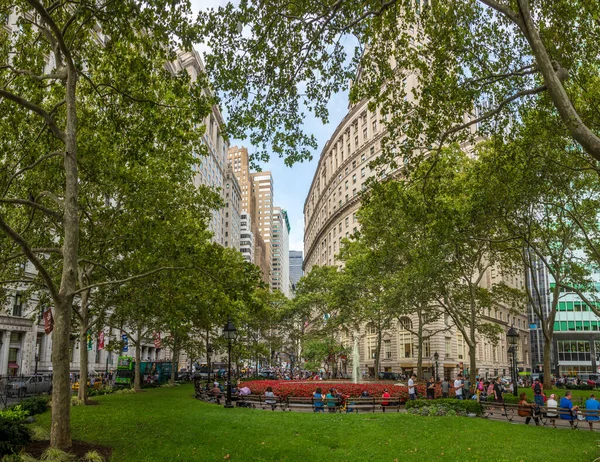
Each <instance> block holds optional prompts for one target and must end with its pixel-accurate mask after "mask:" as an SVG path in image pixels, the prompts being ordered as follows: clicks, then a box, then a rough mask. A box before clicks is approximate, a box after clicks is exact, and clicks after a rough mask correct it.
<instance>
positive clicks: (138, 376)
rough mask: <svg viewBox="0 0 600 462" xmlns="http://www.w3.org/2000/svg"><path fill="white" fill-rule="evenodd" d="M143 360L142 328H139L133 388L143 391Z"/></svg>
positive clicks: (136, 340)
mask: <svg viewBox="0 0 600 462" xmlns="http://www.w3.org/2000/svg"><path fill="white" fill-rule="evenodd" d="M141 361H142V329H139V328H138V330H137V336H136V339H135V378H134V380H133V389H134V390H135V391H142V375H141V373H140V371H141V366H142V364H141Z"/></svg>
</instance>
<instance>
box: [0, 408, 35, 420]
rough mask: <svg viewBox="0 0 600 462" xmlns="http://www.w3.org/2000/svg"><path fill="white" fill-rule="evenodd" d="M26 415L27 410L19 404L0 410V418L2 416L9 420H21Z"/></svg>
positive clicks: (27, 413)
mask: <svg viewBox="0 0 600 462" xmlns="http://www.w3.org/2000/svg"><path fill="white" fill-rule="evenodd" d="M28 415H29V411H26V410H24V409H22V408H21V405H19V404H17V405H16V406H13V407H10V408H8V409H5V410H3V411H0V418H4V419H6V420H8V421H10V422H23V421H24V420H25V418H26V417H27V416H28Z"/></svg>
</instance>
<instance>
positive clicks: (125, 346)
mask: <svg viewBox="0 0 600 462" xmlns="http://www.w3.org/2000/svg"><path fill="white" fill-rule="evenodd" d="M121 339H122V340H123V351H129V339H128V338H127V334H123V335H121Z"/></svg>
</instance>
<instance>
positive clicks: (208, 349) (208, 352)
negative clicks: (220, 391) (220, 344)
mask: <svg viewBox="0 0 600 462" xmlns="http://www.w3.org/2000/svg"><path fill="white" fill-rule="evenodd" d="M213 351H214V350H213V347H212V345H211V344H210V343H209V344H208V345H207V346H206V369H207V372H208V373H207V377H206V388H207V389H208V390H210V367H211V366H210V357H211V356H212V354H213Z"/></svg>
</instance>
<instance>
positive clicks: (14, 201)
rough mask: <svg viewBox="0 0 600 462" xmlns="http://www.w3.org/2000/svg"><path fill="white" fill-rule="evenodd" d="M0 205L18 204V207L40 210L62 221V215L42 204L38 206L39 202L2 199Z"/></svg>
mask: <svg viewBox="0 0 600 462" xmlns="http://www.w3.org/2000/svg"><path fill="white" fill-rule="evenodd" d="M0 204H17V205H27V206H28V207H32V208H34V209H37V210H39V211H40V212H42V213H44V214H46V215H48V216H50V217H52V218H55V219H57V220H59V221H60V220H62V217H61V215H60V214H59V213H58V212H55V211H54V210H52V209H49V208H47V207H44V206H43V205H41V204H38V203H37V202H33V201H27V200H25V199H3V198H0Z"/></svg>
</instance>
